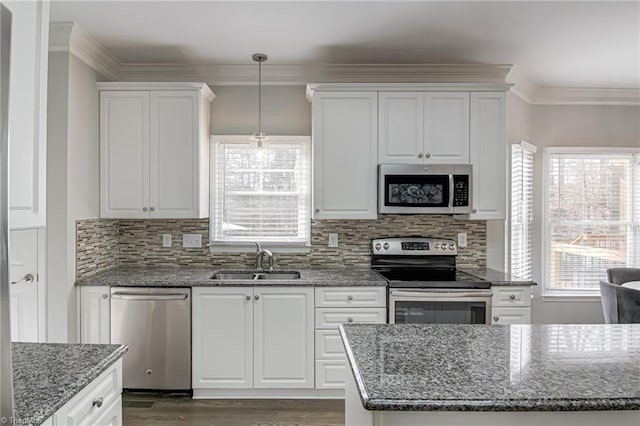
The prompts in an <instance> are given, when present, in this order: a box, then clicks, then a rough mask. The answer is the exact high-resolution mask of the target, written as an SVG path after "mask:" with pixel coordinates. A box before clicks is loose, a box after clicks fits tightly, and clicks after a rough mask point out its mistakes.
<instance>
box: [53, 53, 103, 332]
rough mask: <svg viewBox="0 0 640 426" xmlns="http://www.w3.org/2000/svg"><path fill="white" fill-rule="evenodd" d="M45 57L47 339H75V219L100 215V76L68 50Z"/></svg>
mask: <svg viewBox="0 0 640 426" xmlns="http://www.w3.org/2000/svg"><path fill="white" fill-rule="evenodd" d="M49 61H50V70H49V88H50V89H49V129H48V138H49V149H48V157H47V160H48V165H49V167H48V173H47V181H48V182H47V183H48V185H47V209H48V215H47V229H48V230H49V232H48V239H47V255H48V263H47V266H48V271H49V277H48V285H49V290H48V294H49V300H48V325H49V341H55V342H66V341H68V342H75V341H77V340H78V332H79V331H78V330H77V308H78V307H77V294H76V289H75V287H74V282H75V278H76V220H80V219H92V218H97V217H98V214H99V191H100V187H99V156H98V153H99V144H98V129H99V125H98V107H99V102H98V91H97V88H96V81H101V80H102V76H101V75H100V74H99V73H97V72H96V71H94V70H93V69H92V68H91V67H89V66H88V65H86V64H85V63H84V62H82V61H80V60H79V59H78V58H77V57H76V56H74V55H72V54H69V53H68V52H58V53H50V56H49Z"/></svg>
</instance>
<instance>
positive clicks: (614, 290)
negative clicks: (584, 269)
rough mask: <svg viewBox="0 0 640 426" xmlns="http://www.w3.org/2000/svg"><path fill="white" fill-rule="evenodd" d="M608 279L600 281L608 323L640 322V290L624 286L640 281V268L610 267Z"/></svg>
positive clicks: (605, 318) (603, 307) (601, 295)
mask: <svg viewBox="0 0 640 426" xmlns="http://www.w3.org/2000/svg"><path fill="white" fill-rule="evenodd" d="M607 279H608V280H609V282H607V281H600V297H601V299H602V310H603V311H604V321H605V322H606V323H607V324H630V323H640V290H635V289H632V288H627V287H622V286H621V284H624V283H626V282H629V281H640V268H609V269H607Z"/></svg>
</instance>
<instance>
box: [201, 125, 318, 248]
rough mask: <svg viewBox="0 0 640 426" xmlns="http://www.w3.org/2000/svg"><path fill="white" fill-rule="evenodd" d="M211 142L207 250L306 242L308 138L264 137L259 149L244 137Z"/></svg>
mask: <svg viewBox="0 0 640 426" xmlns="http://www.w3.org/2000/svg"><path fill="white" fill-rule="evenodd" d="M211 141H212V145H211V165H212V172H211V219H210V220H211V243H212V250H214V251H216V249H217V248H221V249H222V250H224V249H229V248H230V247H232V246H234V245H236V246H237V245H240V246H242V245H243V244H244V245H245V246H246V244H247V243H250V242H253V241H259V242H261V243H267V245H268V246H281V247H290V248H291V247H295V246H297V247H301V246H302V247H305V246H308V245H309V222H310V217H309V209H310V192H311V191H310V181H311V179H310V173H311V168H310V165H309V163H310V157H311V156H310V145H311V141H310V138H309V137H308V136H270V137H269V140H267V141H265V142H263V146H262V147H261V148H258V146H257V143H256V142H255V141H253V140H251V137H249V136H212V137H211ZM252 248H253V246H252Z"/></svg>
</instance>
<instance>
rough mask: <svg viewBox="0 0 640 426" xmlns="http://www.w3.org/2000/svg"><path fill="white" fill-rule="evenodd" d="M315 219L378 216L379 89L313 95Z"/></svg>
mask: <svg viewBox="0 0 640 426" xmlns="http://www.w3.org/2000/svg"><path fill="white" fill-rule="evenodd" d="M312 109H313V114H312V115H313V131H312V133H313V207H314V217H315V219H376V218H377V211H378V210H377V180H376V178H377V164H378V155H377V152H378V149H377V146H378V144H377V141H378V94H377V92H316V93H315V94H314V95H313V108H312Z"/></svg>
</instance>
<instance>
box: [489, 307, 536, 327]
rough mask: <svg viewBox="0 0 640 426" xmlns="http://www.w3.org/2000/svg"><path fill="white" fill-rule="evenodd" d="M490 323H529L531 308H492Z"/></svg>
mask: <svg viewBox="0 0 640 426" xmlns="http://www.w3.org/2000/svg"><path fill="white" fill-rule="evenodd" d="M491 324H502V325H505V324H531V308H493V309H491Z"/></svg>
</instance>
